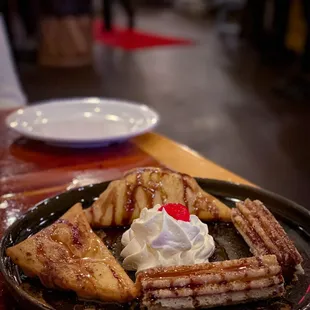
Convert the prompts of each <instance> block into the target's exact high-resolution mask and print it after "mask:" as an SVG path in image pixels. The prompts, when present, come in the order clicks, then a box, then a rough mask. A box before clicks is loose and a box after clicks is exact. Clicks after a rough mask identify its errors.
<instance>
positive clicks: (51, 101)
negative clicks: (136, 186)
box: [5, 97, 161, 144]
mask: <svg viewBox="0 0 310 310" xmlns="http://www.w3.org/2000/svg"><path fill="white" fill-rule="evenodd" d="M77 101H81V103H89V104H105V103H112V102H113V101H115V102H117V103H120V104H124V105H127V106H130V107H132V108H134V109H136V110H140V111H143V110H144V111H147V112H148V113H150V114H152V115H153V117H154V118H155V122H154V123H152V124H150V125H148V126H146V127H145V128H143V129H140V130H137V131H135V132H132V133H125V134H121V135H118V136H115V137H106V138H96V139H89V138H85V139H80V138H77V139H72V138H70V139H68V138H62V137H59V138H52V137H43V136H40V134H38V135H37V134H33V133H31V132H27V131H23V130H20V128H19V127H12V126H11V125H10V123H11V122H12V120H11V118H12V117H13V116H15V115H17V114H18V111H20V110H29V109H31V110H32V109H35V108H38V107H42V106H45V105H51V104H57V103H59V104H70V102H71V104H79V103H78V102H77ZM88 101H90V102H88ZM91 101H94V102H91ZM95 101H96V102H95ZM160 120H161V118H160V115H159V113H158V112H157V111H156V110H155V109H154V108H153V107H150V106H148V105H146V104H141V103H138V102H134V101H131V100H126V99H117V98H105V97H71V98H59V99H58V98H56V99H48V100H42V101H36V102H35V103H34V104H32V105H28V106H25V107H20V108H19V109H17V110H15V111H13V112H11V113H10V114H9V115H7V116H6V118H5V124H6V126H7V128H8V129H10V130H13V131H15V132H17V133H18V134H20V135H22V136H24V137H27V138H30V139H33V140H37V141H44V142H50V143H63V144H65V143H66V144H81V143H84V144H87V143H90V144H91V143H92V144H95V143H103V142H113V141H120V140H127V139H130V138H133V137H136V136H138V135H141V134H143V133H146V132H149V131H152V130H153V129H154V128H155V127H157V126H158V124H159V122H160Z"/></svg>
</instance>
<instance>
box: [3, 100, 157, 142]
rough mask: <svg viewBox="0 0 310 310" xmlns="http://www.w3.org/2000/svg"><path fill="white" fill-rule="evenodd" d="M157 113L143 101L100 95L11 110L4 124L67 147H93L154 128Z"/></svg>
mask: <svg viewBox="0 0 310 310" xmlns="http://www.w3.org/2000/svg"><path fill="white" fill-rule="evenodd" d="M158 121H159V116H158V114H157V113H156V112H155V111H154V110H152V109H150V108H149V107H147V106H145V105H140V104H134V103H130V102H126V101H120V100H113V99H100V98H76V99H62V100H51V101H45V102H40V103H38V104H36V105H32V106H28V107H26V108H23V109H19V110H17V111H16V112H13V113H12V114H10V115H9V116H8V117H7V118H6V124H7V126H9V127H10V128H11V129H13V130H15V131H17V132H18V133H20V134H22V135H23V136H26V137H28V138H31V139H35V140H41V141H45V142H48V143H50V144H57V145H60V146H69V147H85V146H88V147H91V146H92V147H95V146H101V145H105V144H109V143H112V142H117V141H122V140H125V139H128V138H130V137H133V136H137V135H139V134H142V133H145V132H147V131H150V130H151V129H153V128H154V127H155V126H156V124H157V123H158Z"/></svg>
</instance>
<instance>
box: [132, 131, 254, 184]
mask: <svg viewBox="0 0 310 310" xmlns="http://www.w3.org/2000/svg"><path fill="white" fill-rule="evenodd" d="M132 142H133V143H134V144H135V145H136V146H137V147H139V148H140V149H141V150H142V151H144V152H145V153H147V154H149V155H151V156H152V157H153V158H155V159H156V160H157V161H159V162H160V163H162V164H163V165H165V166H167V167H168V168H170V169H173V170H176V171H179V172H183V173H187V174H189V175H191V176H194V177H201V178H211V179H219V180H225V181H230V182H234V183H242V184H247V185H253V184H252V183H250V182H249V181H247V180H245V179H243V178H242V177H240V176H238V175H236V174H234V173H233V172H230V171H228V170H226V169H224V168H222V167H221V166H219V165H217V164H215V163H214V162H212V161H210V160H208V159H206V158H205V157H203V156H201V155H200V154H199V153H197V152H196V151H193V150H192V149H190V148H189V147H187V146H186V145H182V144H180V143H178V142H175V141H173V140H170V139H169V138H167V137H165V136H162V135H160V134H157V133H154V132H151V133H146V134H144V135H142V136H138V137H136V138H133V139H132Z"/></svg>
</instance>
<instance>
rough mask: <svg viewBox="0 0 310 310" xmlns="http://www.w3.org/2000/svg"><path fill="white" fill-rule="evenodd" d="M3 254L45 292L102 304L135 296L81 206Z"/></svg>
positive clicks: (121, 269)
mask: <svg viewBox="0 0 310 310" xmlns="http://www.w3.org/2000/svg"><path fill="white" fill-rule="evenodd" d="M6 253H7V255H8V256H10V257H11V258H12V260H13V262H14V263H15V264H17V265H18V266H20V267H21V269H22V270H23V271H24V272H25V274H26V275H28V276H30V277H35V276H38V277H39V278H40V280H41V282H42V284H43V285H45V286H46V287H48V288H58V289H62V290H72V291H75V292H76V293H77V295H78V296H80V297H82V298H89V299H100V300H103V301H117V302H126V301H129V300H131V299H133V298H135V297H136V295H137V290H136V287H135V285H134V283H133V282H132V281H131V280H130V278H129V277H128V275H127V274H126V272H125V271H124V270H123V268H122V267H121V266H120V265H119V264H118V263H117V261H116V260H115V258H114V257H113V255H112V254H111V253H110V251H109V250H108V249H107V247H106V246H105V245H104V243H103V242H102V241H101V240H100V239H99V237H98V236H97V235H96V234H95V233H94V232H93V231H92V230H91V228H90V226H89V223H88V221H87V219H86V217H85V214H84V212H83V210H82V206H81V204H76V205H74V206H73V207H72V208H71V209H70V210H69V211H68V212H67V213H65V214H64V215H63V216H62V217H61V218H60V219H59V220H58V221H56V222H55V223H54V224H52V225H51V226H48V227H47V228H44V229H43V230H41V231H40V232H38V233H37V234H35V235H34V236H31V237H30V238H28V239H26V240H25V241H22V242H21V243H19V244H17V245H15V246H13V247H10V248H8V249H7V250H6Z"/></svg>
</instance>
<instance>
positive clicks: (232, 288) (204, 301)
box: [137, 255, 284, 309]
mask: <svg viewBox="0 0 310 310" xmlns="http://www.w3.org/2000/svg"><path fill="white" fill-rule="evenodd" d="M137 284H138V285H139V286H140V289H141V291H142V304H143V306H145V307H146V308H148V309H182V308H187V309H193V308H200V307H216V306H218V305H230V304H236V303H241V302H248V301H251V300H257V299H265V298H271V297H276V296H281V295H283V294H284V280H283V277H282V273H281V267H280V265H279V263H278V261H277V258H276V256H275V255H266V256H260V257H251V258H243V259H238V260H230V261H224V262H216V263H206V264H196V265H192V266H172V267H166V268H153V269H148V270H145V271H142V272H140V273H139V274H138V276H137Z"/></svg>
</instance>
